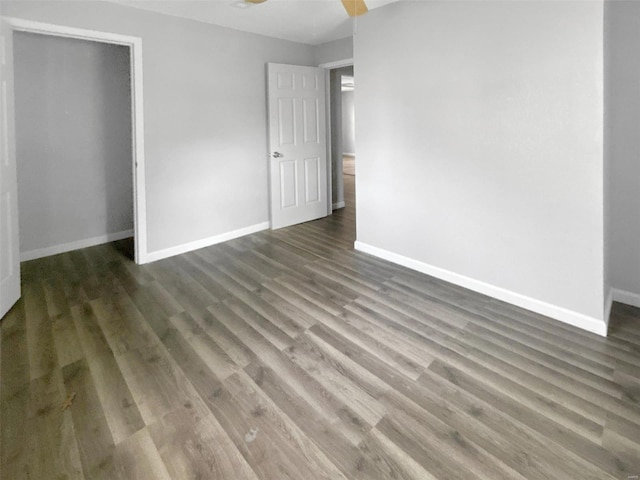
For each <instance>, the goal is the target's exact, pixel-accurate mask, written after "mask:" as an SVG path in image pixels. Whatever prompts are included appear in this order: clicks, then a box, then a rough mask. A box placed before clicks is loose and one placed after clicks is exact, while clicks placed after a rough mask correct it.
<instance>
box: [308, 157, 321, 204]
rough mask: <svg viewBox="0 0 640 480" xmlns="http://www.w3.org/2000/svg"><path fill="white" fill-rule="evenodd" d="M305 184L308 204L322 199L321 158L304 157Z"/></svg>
mask: <svg viewBox="0 0 640 480" xmlns="http://www.w3.org/2000/svg"><path fill="white" fill-rule="evenodd" d="M304 186H305V193H306V202H307V204H310V203H314V202H319V201H320V159H319V158H318V157H316V158H305V159H304Z"/></svg>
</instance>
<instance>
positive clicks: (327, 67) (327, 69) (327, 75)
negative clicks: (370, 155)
mask: <svg viewBox="0 0 640 480" xmlns="http://www.w3.org/2000/svg"><path fill="white" fill-rule="evenodd" d="M352 65H353V58H345V59H344V60H336V61H335V62H327V63H321V64H320V65H318V68H322V69H324V89H325V96H324V101H325V111H326V121H325V124H326V130H327V139H326V141H327V215H331V214H332V213H333V210H334V208H342V207H344V202H340V203H341V204H342V205H341V206H337V205H339V204H335V205H334V203H333V171H332V168H333V150H332V149H331V138H332V137H333V135H332V134H331V128H332V125H331V70H335V69H336V68H341V67H350V66H352Z"/></svg>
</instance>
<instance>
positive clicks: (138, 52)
mask: <svg viewBox="0 0 640 480" xmlns="http://www.w3.org/2000/svg"><path fill="white" fill-rule="evenodd" d="M3 18H4V20H6V22H7V23H8V24H9V25H10V26H11V28H12V30H13V31H17V32H28V33H38V34H42V35H51V36H57V37H67V38H76V39H79V40H88V41H92V42H101V43H110V44H114V45H123V46H126V47H129V52H130V61H131V115H132V122H131V125H132V132H131V133H132V135H131V139H132V152H133V161H132V170H133V229H134V244H135V262H136V263H138V264H142V263H147V262H148V252H147V207H146V188H145V162H144V102H143V82H142V39H141V38H139V37H132V36H128V35H120V34H116V33H109V32H99V31H95V30H85V29H81V28H75V27H68V26H64V25H55V24H51V23H41V22H34V21H31V20H24V19H20V18H14V17H3Z"/></svg>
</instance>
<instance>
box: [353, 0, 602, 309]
mask: <svg viewBox="0 0 640 480" xmlns="http://www.w3.org/2000/svg"><path fill="white" fill-rule="evenodd" d="M602 25H603V5H602V3H601V2H595V1H594V2H537V1H533V2H525V1H523V2H489V1H483V2H476V1H468V2H464V1H458V2H424V3H422V2H399V3H395V4H392V5H389V6H386V7H382V8H380V9H376V10H374V11H371V12H369V14H367V15H366V16H364V17H361V18H360V19H359V23H358V34H357V35H356V36H355V48H354V50H355V52H356V57H355V64H356V65H357V77H358V80H359V81H358V94H357V95H356V111H357V114H358V122H357V124H356V137H357V139H358V156H359V157H361V158H365V159H366V162H362V163H361V164H359V166H358V176H357V177H356V182H357V184H356V190H357V192H358V196H357V211H358V217H357V232H358V233H357V234H358V241H359V242H362V243H364V244H367V245H371V246H374V247H377V248H380V249H384V250H386V251H389V252H391V253H395V254H399V255H402V256H405V257H408V258H409V259H412V260H415V261H418V262H422V263H423V264H427V265H430V266H434V267H438V268H440V269H444V270H446V271H448V272H453V273H455V274H457V275H462V276H464V277H466V278H470V279H473V280H475V281H479V282H482V283H483V284H488V285H492V286H494V287H499V288H501V289H504V290H506V291H508V292H512V293H513V294H516V295H521V296H525V297H527V298H529V299H533V300H535V301H540V302H544V303H546V304H548V305H549V304H550V305H553V306H559V307H562V308H564V309H568V310H571V311H573V312H578V313H581V314H584V315H586V316H589V317H590V318H595V319H598V321H600V320H602V318H603V304H604V300H603V235H604V232H603V168H602V158H603V139H602V137H603V60H602V58H603V46H602V43H603V38H602V28H603V27H602ZM399 73H400V74H401V77H402V82H401V85H399V84H398V78H399ZM519 298H520V297H519Z"/></svg>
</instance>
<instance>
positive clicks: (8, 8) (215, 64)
mask: <svg viewBox="0 0 640 480" xmlns="http://www.w3.org/2000/svg"><path fill="white" fill-rule="evenodd" d="M0 9H1V10H0V12H1V13H2V14H3V15H8V16H13V17H19V18H26V19H30V20H36V21H42V22H47V23H56V24H61V25H67V26H72V27H78V28H86V29H91V30H98V31H107V32H112V33H120V34H124V35H132V36H137V37H141V38H142V48H143V69H144V102H145V112H144V113H145V118H144V120H145V156H146V189H147V191H146V201H147V222H148V249H149V252H150V253H153V252H155V251H158V250H162V249H165V248H169V247H173V246H178V245H182V244H185V243H188V242H192V241H197V240H201V239H205V238H209V237H212V236H216V235H219V234H223V233H227V232H230V231H234V230H237V229H241V228H245V227H249V226H253V225H257V224H260V223H263V222H266V221H268V181H267V164H268V163H267V162H268V158H267V135H266V130H267V126H266V91H265V63H266V62H276V63H293V64H300V65H314V61H315V59H314V50H313V47H312V46H310V45H302V44H297V43H293V42H287V41H283V40H276V39H272V38H266V37H263V36H259V35H253V34H247V33H243V32H239V31H236V30H231V29H227V28H223V27H216V26H212V25H207V24H204V23H200V22H195V21H189V20H184V19H178V18H172V17H169V16H165V15H161V14H155V13H151V12H147V11H143V10H138V9H133V8H128V7H124V6H121V5H116V4H112V3H106V2H74V1H69V2H55V1H46V2H31V1H30V2H4V1H3V2H2V4H1V6H0Z"/></svg>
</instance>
